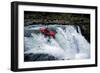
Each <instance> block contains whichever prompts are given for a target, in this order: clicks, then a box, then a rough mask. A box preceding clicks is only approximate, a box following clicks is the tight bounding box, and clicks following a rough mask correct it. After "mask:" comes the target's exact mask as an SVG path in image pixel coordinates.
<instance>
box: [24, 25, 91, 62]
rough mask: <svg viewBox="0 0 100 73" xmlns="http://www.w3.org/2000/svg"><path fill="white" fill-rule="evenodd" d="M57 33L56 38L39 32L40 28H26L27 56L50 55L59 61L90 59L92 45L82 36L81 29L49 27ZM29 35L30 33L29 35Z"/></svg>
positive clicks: (25, 43) (65, 26) (64, 26)
mask: <svg viewBox="0 0 100 73" xmlns="http://www.w3.org/2000/svg"><path fill="white" fill-rule="evenodd" d="M49 26H50V28H52V29H53V30H55V31H56V34H55V37H51V36H50V37H47V36H45V35H44V34H42V33H40V32H39V28H40V27H41V26H40V27H39V26H34V27H33V26H30V27H28V26H26V27H25V29H24V30H25V33H26V32H30V36H28V37H27V36H25V37H24V46H25V54H29V53H33V54H48V55H51V56H54V57H55V58H57V59H59V60H62V59H64V60H69V59H87V58H90V44H89V43H88V42H87V40H86V39H85V38H84V36H82V34H81V30H80V27H79V26H77V28H76V27H75V26H74V25H59V26H58V25H48V27H49ZM28 34H29V33H28Z"/></svg>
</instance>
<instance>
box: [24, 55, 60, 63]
mask: <svg viewBox="0 0 100 73" xmlns="http://www.w3.org/2000/svg"><path fill="white" fill-rule="evenodd" d="M50 60H58V59H57V58H55V57H54V56H51V55H48V54H32V53H31V54H24V61H25V62H28V61H50Z"/></svg>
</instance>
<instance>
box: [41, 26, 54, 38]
mask: <svg viewBox="0 0 100 73" xmlns="http://www.w3.org/2000/svg"><path fill="white" fill-rule="evenodd" d="M40 32H42V33H43V34H44V35H46V36H51V37H55V32H53V31H50V30H48V28H45V27H42V28H40Z"/></svg>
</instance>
